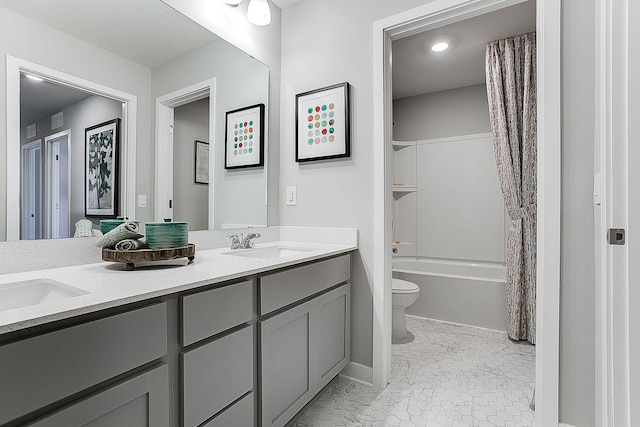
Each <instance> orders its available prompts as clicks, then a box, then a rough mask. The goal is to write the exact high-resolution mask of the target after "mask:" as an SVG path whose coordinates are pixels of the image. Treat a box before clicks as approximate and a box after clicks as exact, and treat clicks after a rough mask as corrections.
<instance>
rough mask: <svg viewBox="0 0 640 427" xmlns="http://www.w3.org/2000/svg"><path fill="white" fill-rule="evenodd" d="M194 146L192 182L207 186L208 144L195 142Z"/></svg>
mask: <svg viewBox="0 0 640 427" xmlns="http://www.w3.org/2000/svg"><path fill="white" fill-rule="evenodd" d="M195 144H196V146H195V163H194V168H193V173H194V177H193V179H194V182H195V183H196V184H209V143H208V142H205V141H197V140H196V141H195Z"/></svg>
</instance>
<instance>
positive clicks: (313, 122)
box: [307, 102, 335, 145]
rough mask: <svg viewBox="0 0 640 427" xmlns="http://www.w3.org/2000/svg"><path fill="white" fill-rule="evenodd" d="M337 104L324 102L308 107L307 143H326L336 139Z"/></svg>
mask: <svg viewBox="0 0 640 427" xmlns="http://www.w3.org/2000/svg"><path fill="white" fill-rule="evenodd" d="M334 109H335V105H334V104H333V102H332V103H330V104H322V105H316V106H315V107H309V108H308V109H307V114H308V116H307V122H308V124H307V129H308V132H307V137H308V139H307V144H309V145H314V144H326V143H327V142H333V141H335V136H334V135H333V134H334V132H335V128H334V126H335V119H334V118H333V117H334V116H335V111H334Z"/></svg>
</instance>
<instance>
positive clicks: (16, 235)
mask: <svg viewBox="0 0 640 427" xmlns="http://www.w3.org/2000/svg"><path fill="white" fill-rule="evenodd" d="M21 73H28V74H31V75H34V76H37V77H41V78H43V79H45V80H48V81H50V82H53V83H56V84H60V85H64V86H69V87H71V88H74V89H77V90H81V91H84V92H88V93H91V94H94V95H100V96H104V97H106V98H111V99H115V100H117V101H120V102H122V129H123V131H122V135H121V136H122V139H121V145H120V147H121V153H122V157H121V161H122V163H121V165H122V166H121V168H120V173H121V181H120V182H121V183H122V184H121V188H120V194H121V196H120V197H122V207H121V209H120V214H121V215H123V216H125V217H129V218H135V209H136V128H137V117H138V116H137V115H138V97H137V96H135V95H132V94H129V93H126V92H123V91H120V90H117V89H113V88H110V87H108V86H104V85H101V84H99V83H96V82H92V81H90V80H86V79H83V78H80V77H77V76H74V75H71V74H67V73H64V72H62V71H58V70H55V69H53V68H49V67H46V66H44V65H40V64H36V63H34V62H29V61H25V60H23V59H20V58H17V57H14V56H11V55H7V81H6V84H7V230H6V231H7V241H8V242H12V241H17V240H20V161H19V159H20V144H19V143H14V142H16V141H17V142H19V141H20V74H21Z"/></svg>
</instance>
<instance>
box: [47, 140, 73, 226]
mask: <svg viewBox="0 0 640 427" xmlns="http://www.w3.org/2000/svg"><path fill="white" fill-rule="evenodd" d="M70 133H71V132H70V131H68V130H66V131H63V132H58V133H56V134H54V135H51V136H48V137H46V138H45V139H44V146H45V153H46V159H47V161H46V164H45V171H46V175H45V176H46V179H45V187H46V193H45V212H46V213H45V214H46V227H45V232H46V236H45V237H46V238H48V239H58V238H63V237H69V222H70V204H71V199H70V167H69V164H70V163H69V153H70V150H69V145H70Z"/></svg>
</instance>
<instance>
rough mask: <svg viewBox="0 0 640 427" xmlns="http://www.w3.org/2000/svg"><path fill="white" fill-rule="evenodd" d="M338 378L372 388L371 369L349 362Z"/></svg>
mask: <svg viewBox="0 0 640 427" xmlns="http://www.w3.org/2000/svg"><path fill="white" fill-rule="evenodd" d="M340 376H341V377H342V378H346V379H348V380H349V381H353V382H354V383H358V384H362V385H366V386H367V387H372V383H373V368H371V367H370V366H366V365H362V364H360V363H356V362H351V363H349V364H348V365H347V366H345V368H344V369H343V370H342V372H340Z"/></svg>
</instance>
